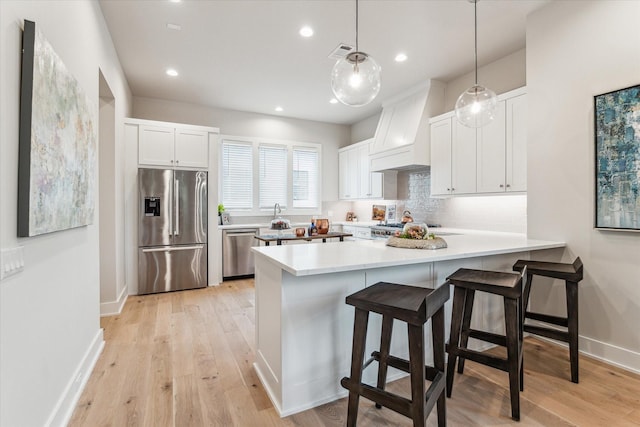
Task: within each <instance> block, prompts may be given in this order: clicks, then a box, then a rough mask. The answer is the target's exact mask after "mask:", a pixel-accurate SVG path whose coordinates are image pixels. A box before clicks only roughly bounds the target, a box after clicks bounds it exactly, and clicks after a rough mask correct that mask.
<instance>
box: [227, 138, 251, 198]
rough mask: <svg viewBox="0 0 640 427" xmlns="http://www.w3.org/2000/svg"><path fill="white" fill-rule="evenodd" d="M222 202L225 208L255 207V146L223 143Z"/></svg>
mask: <svg viewBox="0 0 640 427" xmlns="http://www.w3.org/2000/svg"><path fill="white" fill-rule="evenodd" d="M221 199H222V204H223V205H224V207H225V209H251V208H253V146H252V144H251V143H243V142H234V141H224V142H223V143H222V197H221Z"/></svg>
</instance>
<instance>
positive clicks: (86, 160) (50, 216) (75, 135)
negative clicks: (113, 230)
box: [18, 20, 97, 237]
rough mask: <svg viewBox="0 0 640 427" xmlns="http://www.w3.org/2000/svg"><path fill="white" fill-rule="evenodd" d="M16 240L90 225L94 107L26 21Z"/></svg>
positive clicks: (94, 151)
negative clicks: (17, 237)
mask: <svg viewBox="0 0 640 427" xmlns="http://www.w3.org/2000/svg"><path fill="white" fill-rule="evenodd" d="M21 77H22V80H21V88H20V134H19V155H18V236H19V237H29V236H36V235H39V234H45V233H51V232H54V231H60V230H66V229H69V228H75V227H81V226H84V225H88V224H91V223H92V222H93V215H94V199H95V195H94V193H95V188H94V187H95V169H96V167H97V154H96V146H97V132H96V130H97V129H96V125H97V121H96V116H97V114H96V113H97V108H96V106H95V104H93V103H92V102H91V101H90V99H89V98H88V97H87V96H86V94H85V93H84V91H83V90H82V88H81V87H80V84H79V83H78V81H77V80H76V79H75V77H74V76H73V75H72V74H71V73H70V72H69V71H68V70H67V68H66V66H65V65H64V63H63V62H62V60H61V59H60V57H59V56H58V55H57V54H56V52H55V51H54V49H53V47H52V46H51V44H49V42H48V41H47V40H46V38H45V37H44V36H43V35H42V33H41V32H40V31H38V30H36V25H35V23H34V22H32V21H28V20H25V21H24V32H23V38H22V75H21Z"/></svg>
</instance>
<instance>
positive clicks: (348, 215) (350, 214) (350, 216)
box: [347, 212, 355, 222]
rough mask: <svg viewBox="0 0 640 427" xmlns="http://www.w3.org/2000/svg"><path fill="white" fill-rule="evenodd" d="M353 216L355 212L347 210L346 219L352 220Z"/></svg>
mask: <svg viewBox="0 0 640 427" xmlns="http://www.w3.org/2000/svg"><path fill="white" fill-rule="evenodd" d="M354 216H355V214H354V213H353V212H347V221H349V222H351V221H353V217H354Z"/></svg>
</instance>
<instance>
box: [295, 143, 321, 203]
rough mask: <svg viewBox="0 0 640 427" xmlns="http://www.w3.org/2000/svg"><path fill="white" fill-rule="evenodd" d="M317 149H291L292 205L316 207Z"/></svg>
mask: <svg viewBox="0 0 640 427" xmlns="http://www.w3.org/2000/svg"><path fill="white" fill-rule="evenodd" d="M319 164H320V162H319V159H318V150H315V149H313V148H294V149H293V207H294V208H317V207H318V199H319V197H318V193H319V191H318V166H319Z"/></svg>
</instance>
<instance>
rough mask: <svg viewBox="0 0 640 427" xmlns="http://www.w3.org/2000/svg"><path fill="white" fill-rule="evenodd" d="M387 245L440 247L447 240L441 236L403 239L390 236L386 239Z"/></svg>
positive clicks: (410, 247)
mask: <svg viewBox="0 0 640 427" xmlns="http://www.w3.org/2000/svg"><path fill="white" fill-rule="evenodd" d="M387 246H392V247H394V248H405V249H442V248H446V247H447V242H445V240H444V239H443V238H442V237H434V238H433V239H403V238H402V237H395V236H391V237H389V239H388V240H387Z"/></svg>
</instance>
